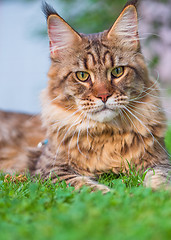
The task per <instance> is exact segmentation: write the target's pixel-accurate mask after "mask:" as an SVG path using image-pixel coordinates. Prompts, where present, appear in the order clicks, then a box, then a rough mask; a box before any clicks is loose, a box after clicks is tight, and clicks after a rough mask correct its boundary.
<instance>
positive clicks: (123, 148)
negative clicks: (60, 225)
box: [0, 1, 170, 193]
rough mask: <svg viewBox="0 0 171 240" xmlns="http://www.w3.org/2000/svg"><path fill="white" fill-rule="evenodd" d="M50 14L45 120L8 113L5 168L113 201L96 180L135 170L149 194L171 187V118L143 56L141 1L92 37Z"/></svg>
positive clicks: (2, 152)
mask: <svg viewBox="0 0 171 240" xmlns="http://www.w3.org/2000/svg"><path fill="white" fill-rule="evenodd" d="M43 9H44V13H45V15H46V17H47V25H48V35H49V42H50V57H51V67H50V70H49V73H48V78H49V81H48V86H47V88H46V89H45V90H44V91H43V92H42V96H41V97H42V114H41V120H40V117H39V116H35V117H31V116H29V115H19V114H18V115H16V114H12V113H3V112H2V113H1V115H0V119H1V124H0V168H1V169H3V170H4V171H6V172H14V171H15V172H16V171H18V172H24V171H25V170H26V169H28V170H29V171H30V173H31V174H32V175H40V176H41V177H42V178H43V179H48V178H49V177H51V179H52V181H53V182H54V183H55V182H57V181H59V180H60V181H63V180H65V181H66V183H67V184H68V185H71V186H74V187H75V189H79V188H80V187H82V186H83V185H86V186H89V187H90V189H91V190H92V191H95V190H101V191H102V192H104V193H106V192H108V191H110V189H109V188H108V187H107V186H105V185H102V184H99V183H98V182H97V181H96V180H95V179H96V178H97V177H98V176H99V175H100V174H102V173H108V172H111V171H112V172H113V173H115V174H119V173H120V172H122V173H124V172H129V166H130V165H134V166H135V167H136V169H137V170H142V169H143V171H146V170H147V169H149V170H148V172H147V174H146V177H145V180H144V186H146V187H151V188H152V189H157V188H159V187H161V186H165V187H166V188H167V187H169V180H170V175H169V171H170V163H169V159H168V154H167V152H166V150H165V145H164V136H165V131H166V118H165V114H164V111H163V109H162V105H161V102H160V98H159V94H160V91H159V86H158V83H157V81H156V80H155V79H153V78H152V77H150V76H149V72H148V69H147V66H146V63H145V60H144V57H143V54H142V52H141V46H140V40H139V35H138V20H137V1H128V2H127V4H126V5H125V6H124V8H123V10H122V12H121V14H120V15H119V17H118V19H117V20H116V21H115V23H114V24H113V26H112V27H111V28H109V29H108V30H106V31H104V32H102V33H97V34H89V35H86V34H80V33H78V32H76V31H75V30H74V29H73V28H72V27H71V26H70V25H69V24H68V23H67V22H66V21H65V20H64V19H62V18H61V17H60V16H59V15H58V14H57V13H56V11H55V10H54V9H53V8H52V7H51V6H50V5H48V4H47V3H44V5H43ZM11 116H12V117H11ZM41 122H42V127H41ZM45 139H46V142H44V140H45ZM39 142H41V143H39ZM38 143H39V144H38ZM37 144H38V146H37ZM31 147H32V148H31Z"/></svg>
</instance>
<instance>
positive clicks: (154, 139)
mask: <svg viewBox="0 0 171 240" xmlns="http://www.w3.org/2000/svg"><path fill="white" fill-rule="evenodd" d="M125 110H126V111H128V112H129V113H130V114H131V115H132V116H133V117H134V118H135V119H137V121H138V122H139V123H140V124H141V125H142V126H143V127H144V128H145V129H146V130H147V131H148V132H149V134H150V135H151V136H152V138H153V143H154V141H156V142H157V143H158V144H159V146H160V147H161V148H162V149H163V150H164V151H165V153H167V154H168V156H169V157H170V154H169V153H168V152H167V151H166V149H165V148H164V147H163V146H162V145H161V144H160V143H159V141H158V140H157V139H156V138H155V137H154V135H153V134H152V132H151V131H150V130H149V128H147V126H145V125H144V123H143V122H142V121H141V120H140V119H139V118H138V117H137V116H136V115H135V114H133V113H132V112H131V111H130V110H129V109H128V108H127V107H126V106H125Z"/></svg>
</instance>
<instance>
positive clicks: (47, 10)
mask: <svg viewBox="0 0 171 240" xmlns="http://www.w3.org/2000/svg"><path fill="white" fill-rule="evenodd" d="M42 11H43V13H44V15H45V17H46V19H48V18H49V16H50V15H58V14H57V12H56V11H55V9H54V8H53V7H52V6H50V5H49V4H48V3H47V2H45V1H43V2H42Z"/></svg>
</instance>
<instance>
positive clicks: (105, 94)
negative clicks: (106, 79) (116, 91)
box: [97, 93, 111, 103]
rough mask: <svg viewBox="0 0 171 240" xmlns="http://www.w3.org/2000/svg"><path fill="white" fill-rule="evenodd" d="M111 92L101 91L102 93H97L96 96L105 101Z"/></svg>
mask: <svg viewBox="0 0 171 240" xmlns="http://www.w3.org/2000/svg"><path fill="white" fill-rule="evenodd" d="M110 96H111V94H110V93H102V94H98V96H97V97H98V98H101V100H102V102H104V103H105V102H107V99H108V97H110Z"/></svg>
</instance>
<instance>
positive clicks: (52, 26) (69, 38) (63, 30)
mask: <svg viewBox="0 0 171 240" xmlns="http://www.w3.org/2000/svg"><path fill="white" fill-rule="evenodd" d="M43 11H44V13H45V15H46V17H47V24H48V35H49V40H50V53H51V57H52V58H55V57H57V56H59V55H60V52H61V51H63V50H64V49H67V48H68V47H72V46H73V44H74V43H77V44H78V43H79V42H81V41H82V38H81V36H80V35H79V34H78V33H77V32H76V31H75V30H74V29H73V28H72V27H70V25H69V24H68V23H67V22H66V21H65V20H64V19H63V18H61V17H60V16H59V15H58V14H57V13H56V12H55V10H54V9H53V8H52V7H51V6H49V5H48V4H47V3H44V5H43Z"/></svg>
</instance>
